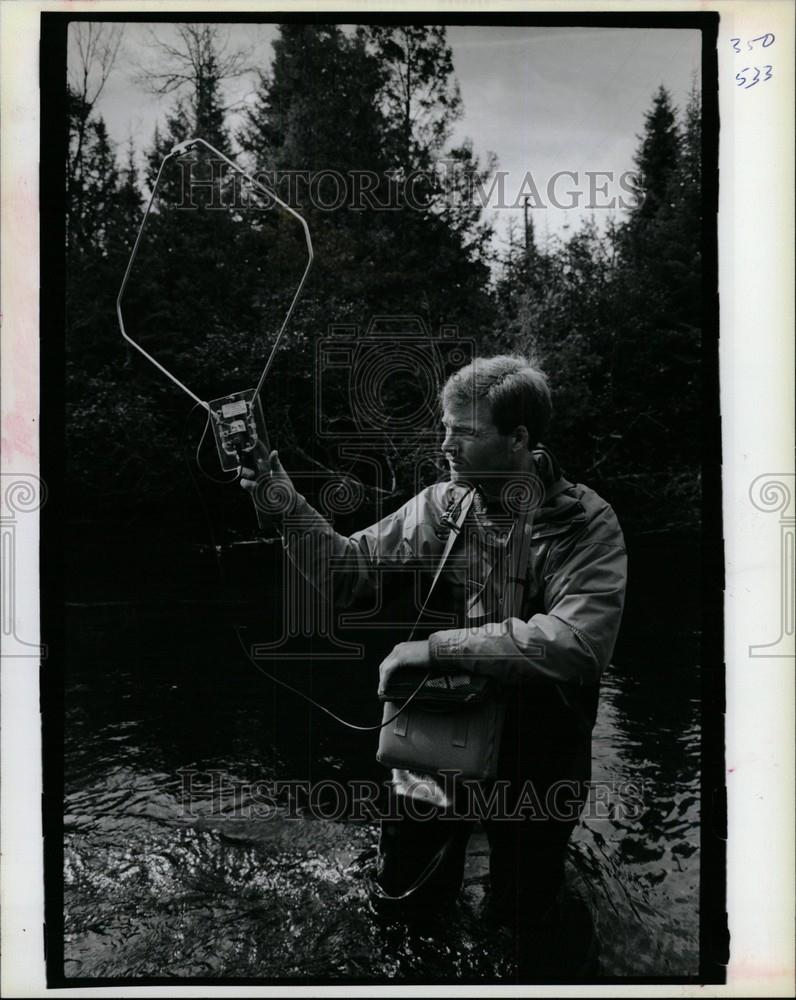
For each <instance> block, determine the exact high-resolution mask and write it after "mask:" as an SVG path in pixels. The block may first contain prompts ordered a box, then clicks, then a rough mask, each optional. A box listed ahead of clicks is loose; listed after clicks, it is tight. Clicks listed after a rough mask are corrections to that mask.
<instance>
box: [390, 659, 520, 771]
mask: <svg viewBox="0 0 796 1000" xmlns="http://www.w3.org/2000/svg"><path fill="white" fill-rule="evenodd" d="M402 674H405V675H407V676H405V677H404V676H399V675H397V676H396V682H395V684H394V685H392V684H391V685H390V688H389V690H388V691H387V692H385V695H384V698H385V702H384V715H383V723H386V725H384V724H382V728H381V730H380V732H379V749H378V752H377V754H376V759H377V760H378V761H379V763H381V764H384V765H385V766H387V767H398V768H406V769H407V770H409V771H415V772H419V773H421V774H428V773H429V772H432V773H439V772H441V771H447V772H455V776H456V777H460V778H462V779H470V780H472V779H476V780H480V781H485V780H489V779H492V778H494V777H495V775H496V774H497V760H498V753H499V750H500V738H501V736H502V733H503V719H504V716H505V703H504V701H503V699H502V698H501V697H500V694H499V691H498V686H497V684H495V683H494V682H493V681H492V680H491V679H490V678H489V677H481V676H477V675H474V674H465V673H461V674H443V675H440V676H438V677H431V678H429V679H428V680H426V682H425V683H424V684H423V686H422V688H421V690H420V692H419V693H418V694H417V695H416V696H415V697H414V698H413V699H412V700H411V701H410V702H409V704H408V705H406V707H405V708H403V709H402V706H403V705H405V704H406V700H407V699H408V698H409V697H410V695H411V694H412V693H413V692H414V691H415V690H416V689H417V687H418V684H419V682H420V680H421V679H422V677H421V676H418V675H419V674H420V672H419V671H403V672H402ZM393 699H395V700H393ZM390 720H392V721H390Z"/></svg>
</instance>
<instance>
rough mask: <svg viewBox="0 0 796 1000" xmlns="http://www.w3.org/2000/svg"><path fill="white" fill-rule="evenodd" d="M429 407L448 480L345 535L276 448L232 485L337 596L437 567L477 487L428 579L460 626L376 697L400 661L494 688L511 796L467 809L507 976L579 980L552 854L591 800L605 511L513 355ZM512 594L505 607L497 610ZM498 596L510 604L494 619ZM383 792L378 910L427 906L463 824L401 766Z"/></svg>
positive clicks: (411, 659) (606, 578)
mask: <svg viewBox="0 0 796 1000" xmlns="http://www.w3.org/2000/svg"><path fill="white" fill-rule="evenodd" d="M441 399H442V410H443V413H442V423H443V427H444V430H445V439H444V442H443V445H442V450H443V452H444V454H445V457H446V459H447V461H448V465H449V467H450V480H449V481H447V482H443V483H437V484H435V485H434V486H431V487H428V488H427V489H424V490H422V491H421V492H420V493H419V494H418V495H417V496H416V497H414V498H413V499H412V500H410V501H408V502H407V503H406V504H404V506H403V507H401V508H400V509H399V510H398V511H396V512H395V513H393V514H391V515H389V516H388V517H386V518H384V519H383V520H381V521H379V522H378V523H377V524H375V525H373V526H371V527H370V528H366V529H364V530H363V531H359V532H357V533H356V534H354V535H352V536H351V537H345V536H342V535H340V534H338V533H337V532H335V531H334V529H333V528H332V527H331V526H330V525H329V523H328V522H327V521H326V520H325V518H323V517H322V516H321V515H320V514H319V513H318V512H317V511H315V510H314V509H313V508H312V507H310V505H309V504H308V503H307V502H306V500H305V499H304V498H303V497H302V496H301V495H300V494H298V493H297V492H296V490H295V488H294V486H293V484H292V482H291V480H290V477H289V476H288V474H287V473H286V472H285V471H284V469H283V468H282V466H281V464H280V462H279V458H278V455H277V453H276V452H271V454H270V455H266V454H265V453H264V452H263V453H262V454H258V458H257V469H256V470H254V469H244V470H243V472H242V480H241V485H242V486H243V487H244V488H245V489H246V490H248V491H250V492H251V493H252V495H253V497H255V502H256V503H257V504H258V506H260V507H263V506H264V505H265V506H266V507H268V501H267V497H268V495H269V487H271V488H273V491H274V492H275V493H278V494H279V495H280V499H279V503H278V507H279V508H280V509H281V511H282V512H283V513H286V515H288V516H289V520H290V522H292V523H295V524H297V525H299V524H300V528H301V530H300V531H297V532H295V533H290V532H288V533H286V536H285V537H286V542H285V544H286V547H287V549H288V553H289V554H290V556H291V558H292V559H294V560H295V561H296V563H297V564H298V565H299V566H300V567H301V571H302V573H304V574H305V575H308V576H310V577H312V578H313V579H314V580H315V581H316V582H318V583H320V582H321V580H320V578H321V577H324V576H325V578H326V581H325V582H327V583H328V582H329V571H328V568H327V567H329V566H332V565H333V567H334V574H333V581H334V599H335V601H336V602H338V604H342V605H346V604H350V603H351V602H353V601H354V600H356V599H358V598H360V597H363V596H364V595H365V594H368V593H371V594H372V593H373V592H374V591H376V590H378V588H379V585H380V582H379V573H380V571H381V570H383V569H387V568H395V567H396V566H406V567H409V566H411V565H412V563H413V562H420V561H423V560H425V563H426V566H427V565H428V561H429V560H434V559H436V560H437V561H439V558H440V556H441V554H442V551H443V548H444V545H445V538H446V536H447V533H448V532H449V531H450V530H451V528H450V523H451V516H452V511H454V510H455V509H456V507H457V505H458V504H459V502H460V501H461V499H462V497H463V495H464V494H465V493H468V492H470V491H471V490H472V489H473V488H475V497H474V500H473V503H472V505H471V508H470V513H469V514H468V515H467V521H466V522H465V525H464V527H463V529H462V531H461V533H460V537H458V538H457V545H456V548H458V549H459V556H458V558H457V559H456V560H448V562H447V563H446V565H445V568H444V570H443V574H442V578H441V581H440V582H441V583H444V588H443V593H444V595H445V600H446V602H447V606H448V608H449V609H451V610H455V611H458V612H459V619H458V620H459V621H460V622H461V625H462V627H460V628H454V629H443V630H440V631H436V632H433V633H432V634H431V635H430V636H429V637H428V638H423V639H419V640H417V641H411V642H400V643H398V644H397V645H396V646H395V647H394V649H393V650H392V652H391V653H390V654H389V655H388V656H387V657H386V659H385V660H384V661H383V663H382V664H381V667H380V683H379V689H380V693H382V694H383V693H384V692H385V689H386V687H387V686H388V685H389V682H390V680H391V678H392V677H393V676H394V674H395V672H396V671H399V670H401V669H403V668H407V667H408V668H414V669H415V671H418V670H419V671H425V670H432V671H433V672H434V673H451V674H455V673H459V674H461V673H462V672H468V673H472V674H476V675H485V676H487V677H490V678H493V680H494V681H495V682H496V683H497V684H498V685H499V686H500V688H501V690H502V691H503V693H504V695H505V696H506V704H507V708H506V715H505V722H504V727H503V733H502V739H501V744H500V753H499V759H498V773H497V779H498V781H500V782H502V783H503V782H504V783H505V785H504V789H505V790H506V791H507V795H506V797H505V799H503V800H502V801H501V805H502V808H501V810H500V811H499V812H497V813H494V811H493V812H492V813H489V812H487V813H486V814H485V815H482V816H481V817H479V818H480V819H481V821H482V823H483V825H484V827H485V828H486V833H487V836H488V840H489V847H490V866H489V873H490V892H489V903H490V908H491V911H492V913H493V914H494V915H495V916H496V917H497V918H498V919H499V920H500V921H501V922H502V923H504V924H506V925H508V926H510V927H511V928H512V930H513V932H514V934H515V940H516V946H517V955H518V959H519V965H520V976H521V978H523V979H525V978H544V977H556V976H566V975H573V974H574V975H577V974H578V972H579V971H580V970H579V969H578V968H577V967H576V966H575V967H573V963H572V955H571V952H572V949H571V947H568V942H567V940H566V933H565V931H564V930H563V924H562V920H561V901H562V893H561V889H562V885H563V878H564V858H565V852H566V846H567V842H568V840H569V838H570V835H571V833H572V831H573V830H574V828H575V826H576V825H577V822H578V817H579V815H580V812H581V810H582V808H583V805H584V803H585V800H586V796H587V782H588V781H589V779H590V776H591V730H592V727H593V725H594V722H595V718H596V713H597V699H598V692H599V682H600V677H601V674H602V672H603V670H604V669H605V668H606V667H607V666H608V663H609V661H610V658H611V655H612V653H613V649H614V644H615V642H616V637H617V633H618V630H619V624H620V620H621V616H622V608H623V603H624V593H625V580H626V555H625V548H624V540H623V537H622V532H621V530H620V528H619V524H618V522H617V519H616V516H615V514H614V512H613V510H612V509H611V507H610V506H609V505H608V504H607V503H606V502H605V501H603V500H602V499H601V498H600V497H598V496H597V494H595V493H594V492H593V491H592V490H590V489H589V488H588V487H586V486H583V485H580V484H573V483H571V482H569V481H567V480H566V479H564V478H563V477H562V476H561V473H560V470H559V467H558V464H557V462H556V460H555V458H554V457H553V456H552V455H551V454H550V452H549V451H547V449H546V448H544V447H543V446H542V442H543V441H544V438H545V434H546V432H547V428H548V425H549V421H550V417H551V412H552V406H551V400H550V392H549V388H548V383H547V379H546V377H545V376H544V375H543V373H542V372H541V371H539V369H537V368H535V367H533V366H532V365H531V364H530V363H529V362H528V361H527V360H526V359H525V358H522V357H518V356H514V355H502V356H499V357H493V358H485V359H484V358H482V359H476V360H475V361H473V362H472V363H470V364H469V365H467V366H466V367H464V368H462V369H460V370H459V371H457V372H456V373H455V374H454V375H452V376H451V377H450V378H449V379H448V381H447V382H446V384H445V386H444V388H443V390H442V397H441ZM258 484H259V485H258ZM260 487H265V488H264V489H263V488H260ZM518 496H520V497H522V496H524V497H525V498H526V500H525V512H526V513H524V514H523V518H522V524H523V528H522V529H521V530H525V531H527V532H529V533H530V549H529V557H528V559H527V569H526V571H525V572H524V573H522V574H521V579H517V578H516V576H515V573H516V567H514V568H512V566H511V565H510V564H511V560H510V559H507V556H506V553H507V551H508V541H509V539H510V530H509V529H508V527H507V526H508V525H510V524H511V523H513V522H514V521H515V520H516V519H517V510H518V505H517V497H518ZM529 506H530V507H531V508H532V509H531V510H530V511H528V508H529ZM276 508H277V505H276V504H274V506H273V508H272V513H275V512H276ZM465 529H466V530H465ZM291 539H292V540H291ZM300 549H301V550H302V551H299V550H300ZM515 586H516V587H518V588H519V590H518V591H517V594H518V603H514V604H513V605H512V604H510V603H509V604H507V603H506V600H505V599H506V593H507V590H508V589H511V588H513V587H515ZM512 606H513V607H514V608H515V610H516V608H519V609H520V610H519V612H518V613H515V614H513V615H509V616H505V615H504V614H503V613H502V612H503V610H504V609H505V608H506V607H512ZM392 789H393V790H392V794H393V795H394V796H395V805H396V807H397V808H396V812H395V816H394V817H393V818H390V819H384V820H382V824H381V834H380V841H379V859H378V871H377V876H376V880H375V882H376V885H375V889H376V891H375V892H374V904H375V905H376V906H377V907H382V908H386V909H387V910H388V912H389V911H390V910H395V909H396V908H397V909H400V910H401V911H402V912H405V913H406V914H407V915H409V914H415V915H417V914H424V915H425V914H427V913H428V912H429V911H431V910H439V909H440V908H442V907H444V906H445V905H447V904H450V903H451V902H453V901H454V900H455V898H456V896H457V894H458V892H459V889H460V887H461V883H462V876H463V871H464V860H465V851H466V846H467V841H468V838H469V835H470V833H471V831H472V829H473V825H474V821H473V817H472V816H464V817H457V818H451V817H452V815H453V814H452V812H451V810H452V808H453V807H454V805H455V804H454V803H452V802H450V801H449V797H446V794H445V789H444V788H442V787H441V786H439V785H434V784H433V783H432V784H430V783H429V782H427V781H421V782H418V781H416V780H415V776H414V775H412V774H410V773H408V772H406V771H394V772H393V786H392ZM488 794H489V789H485V794H484V796H483V798H484V799H487V798H488ZM408 796H412V802H411V809H407V807H406V806H407V802H406V799H407V797H408ZM435 859H436V861H435Z"/></svg>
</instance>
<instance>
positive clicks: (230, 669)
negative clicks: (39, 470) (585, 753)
mask: <svg viewBox="0 0 796 1000" xmlns="http://www.w3.org/2000/svg"><path fill="white" fill-rule="evenodd" d="M164 614H165V615H166V618H167V619H168V620H169V621H170V622H171V623H172V624H171V625H170V627H169V630H168V631H167V632H164V630H163V624H162V623H163V617H162V616H163V615H164ZM102 615H103V620H102V621H98V619H97V608H96V606H94V607H93V608H88V607H83V608H70V609H68V616H67V648H68V651H69V672H68V676H69V681H68V684H67V689H66V713H67V718H66V754H65V762H66V802H65V807H66V808H65V811H66V818H65V868H64V875H65V928H66V941H65V954H66V966H65V974H66V975H67V976H68V977H71V976H84V977H95V976H134V977H135V976H155V975H157V976H186V977H198V976H211V977H214V976H226V977H231V976H240V977H259V978H281V977H309V978H312V977H315V978H330V979H333V978H335V977H348V978H367V979H374V978H375V979H386V978H397V979H409V978H415V979H422V980H424V981H431V980H435V979H436V980H447V981H455V980H456V979H459V978H463V979H468V978H469V979H474V978H482V979H486V980H496V979H500V978H502V977H510V976H511V973H512V966H511V962H510V959H509V953H508V949H507V942H506V939H505V938H504V936H503V934H502V932H500V931H499V930H496V929H491V928H489V927H488V926H487V925H486V924H485V922H484V921H483V919H481V917H480V915H479V905H480V903H481V899H482V896H483V888H484V883H485V880H486V879H485V873H486V864H487V848H486V841H485V838H484V837H483V836H482V835H481V834H477V835H475V836H474V837H473V838H472V840H471V844H470V852H469V858H468V868H467V872H466V880H465V888H464V891H463V893H462V899H461V903H460V906H459V911H458V916H457V919H456V920H455V921H453V922H452V923H449V924H448V925H446V926H445V927H443V928H439V929H438V930H436V931H434V932H433V933H428V934H417V935H414V936H412V937H407V936H406V935H405V934H399V933H394V932H391V930H390V928H389V927H387V928H385V927H383V926H380V925H378V924H377V923H376V922H375V921H374V919H373V917H372V915H371V914H370V911H369V910H368V907H367V903H366V894H365V885H364V880H363V871H364V870H365V868H366V861H365V859H367V858H368V857H369V852H371V851H372V848H373V846H374V845H375V840H376V833H377V830H376V826H375V824H374V823H371V822H359V823H357V822H335V821H332V820H323V819H319V818H313V816H311V815H310V814H309V813H308V812H306V811H305V810H303V809H302V808H300V807H299V808H297V806H296V803H295V802H291V801H290V795H289V794H280V795H276V796H270V794H266V795H263V794H262V787H263V785H262V783H263V782H264V781H273V780H275V779H284V780H296V779H309V780H314V781H319V780H322V779H325V778H336V779H338V780H340V781H344V782H345V781H349V780H352V779H373V780H377V781H382V780H383V778H384V776H385V773H386V772H384V771H383V769H381V768H379V767H378V765H376V764H375V762H374V761H373V754H374V752H375V737H374V736H373V734H365V735H363V734H352V733H350V732H346V731H343V730H341V729H340V728H339V727H337V726H336V725H335V724H334V723H333V722H330V721H328V720H325V719H324V718H323V717H321V716H319V715H318V714H317V713H313V712H312V710H311V709H310V708H308V706H306V705H305V704H304V703H303V702H301V701H299V700H298V699H296V698H295V697H294V696H292V695H290V694H288V693H285V692H282V691H279V689H277V688H275V687H274V686H273V685H271V684H270V683H269V682H268V681H266V680H265V679H263V678H262V677H261V676H260V675H258V674H257V672H256V671H254V670H253V669H252V668H251V666H250V665H249V664H247V663H246V661H245V660H243V659H242V658H241V657H240V655H239V652H238V651H237V648H236V643H235V640H234V636H232V634H231V630H228V629H226V630H225V629H223V628H222V629H220V628H218V627H217V626H212V625H211V624H210V616H209V615H208V614H207V613H206V612H202V613H199V612H197V611H196V610H193V611H191V613H190V614H180V615H172V616H171V617H169V614H168V613H167V612H165V611H161V618H160V620H159V621H160V624H159V625H157V626H155V625H154V624H153V622H152V621H150V620H149V619H148V617H147V615H146V614H144V613H142V612H141V611H140V610H139V611H137V612H132V611H130V610H129V608H128V609H127V610H123V609H119V608H117V609H114V608H110V609H108V608H105V610H104V611H103V612H102ZM672 661H674V665H673V662H672ZM672 661H667V662H660V663H655V662H640V661H636V662H633V664H632V669H631V668H630V667H628V666H626V665H624V664H623V666H622V667H615V668H614V669H612V670H611V671H609V673H608V674H607V676H606V679H605V683H604V688H603V696H602V701H601V708H600V714H599V720H598V724H597V727H596V730H595V736H594V774H593V779H594V782H595V786H594V789H593V795H592V800H591V802H590V805H589V808H588V813H587V816H586V818H585V819H584V821H583V822H582V823H581V826H580V827H579V829H578V831H577V833H576V835H575V837H574V839H573V842H572V846H571V850H570V861H569V866H568V882H569V885H570V887H571V889H572V892H573V893H576V894H578V895H580V896H581V897H582V898H584V899H585V900H586V901H587V902H588V904H589V906H590V908H591V910H592V912H593V915H594V920H595V925H596V929H597V933H598V938H599V941H600V973H601V974H602V975H609V976H623V975H635V976H638V975H649V976H667V975H668V976H672V975H693V974H695V973H696V971H697V968H698V883H699V851H698V846H699V840H698V832H699V831H698V822H699V747H700V740H699V702H698V697H697V695H698V683H697V671H696V668H695V667H694V661H693V658H690V657H689V656H684V658H683V654H682V651H681V655H680V658H678V656H677V655H676V654H672ZM683 663H685V666H684V665H683ZM334 669H335V668H333V667H329V666H326V667H325V668H324V672H322V673H316V675H315V676H313V675H312V672H311V671H309V672H305V673H302V670H301V668H300V667H298V666H297V667H294V668H292V672H291V675H290V676H291V678H292V679H294V680H296V683H297V684H298V685H299V686H302V685H303V687H304V689H306V690H310V688H311V689H312V691H313V693H314V694H315V696H316V697H319V698H320V700H322V701H323V700H324V698H327V699H328V700H329V701H331V702H332V703H334V698H335V696H336V697H337V702H336V705H337V707H338V708H340V707H343V706H345V708H346V709H347V711H346V712H345V713H344V714H347V715H348V717H350V718H354V719H359V720H363V721H367V720H369V719H370V718H374V720H375V718H377V717H378V714H379V710H378V705H377V703H376V701H375V699H374V697H373V692H372V690H371V688H372V687H375V683H374V684H371V683H370V681H371V680H373V678H370V679H369V680H368V683H361V681H358V682H356V683H354V679H355V678H356V677H357V676H358V675H357V674H356V672H355V671H349V672H348V673H346V672H345V670H342V669H341V670H340V671H338V672H337V673H333V672H332V671H334ZM358 669H359V670H360V672H361V671H362V669H364V668H363V667H362V666H361V665H360V667H359V668H358ZM359 676H360V677H361V673H360V675H359ZM330 677H336V678H337V680H336V682H335V683H332V682H331V681H330V680H329V678H330ZM341 678H342V680H341ZM335 684H336V686H335ZM341 687H342V689H343V691H344V694H345V697H344V699H341V696H340V693H339V691H340V688H341ZM191 769H193V770H194V771H196V772H199V773H200V774H201V775H204V776H205V779H206V780H205V779H202V780H195V781H194V782H193V785H192V786H191V799H190V802H189V803H187V804H186V799H185V789H186V776H185V772H186V771H190V770H191ZM208 772H215V773H216V776H217V780H218V782H221V785H222V786H223V787H222V789H221V792H219V789H218V788H216V789H215V791H214V792H211V786H210V783H209V782H210V778H209V777H207V775H208ZM258 782H259V783H260V785H259V786H258V784H257V783H258ZM258 788H259V789H260V794H259V798H258V797H257V796H258ZM241 789H244V790H243V791H241ZM219 796H220V797H219ZM255 800H256V801H255ZM253 802H254V803H255V804H257V805H259V806H260V811H259V812H258V811H257V810H254V811H252V809H251V808H250V807H251V806H252V803H253ZM188 806H189V807H190V808H188Z"/></svg>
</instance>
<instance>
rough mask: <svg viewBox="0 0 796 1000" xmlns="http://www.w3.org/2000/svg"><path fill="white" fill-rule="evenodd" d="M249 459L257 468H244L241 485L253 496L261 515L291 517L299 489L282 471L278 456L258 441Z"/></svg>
mask: <svg viewBox="0 0 796 1000" xmlns="http://www.w3.org/2000/svg"><path fill="white" fill-rule="evenodd" d="M249 456H250V457H251V458H253V459H254V463H253V464H254V466H255V468H254V469H252V468H249V467H247V466H243V467H242V468H241V470H240V485H241V486H242V487H243V489H244V490H246V492H247V493H249V494H251V498H252V500H253V501H254V506H255V507H256V508H257V511H258V513H262V514H268V515H270V516H271V517H274V516H276V517H280V516H284V515H285V514H289V513H290V512H291V511H292V510H293V508H294V506H295V504H296V495H297V494H296V487H295V486H294V485H293V481H292V480H291V478H290V476H289V475H288V474H287V473H286V472H285V470H284V469H283V468H282V463H281V462H280V461H279V453H278V452H276V451H272V452H271V453H270V454H269V452H268V450H267V448H266V447H265V445H264V444H263V443H262V442H261V441H258V442H257V444H256V445H255V446H254V448H253V449H252V450H251V452H249Z"/></svg>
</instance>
